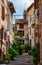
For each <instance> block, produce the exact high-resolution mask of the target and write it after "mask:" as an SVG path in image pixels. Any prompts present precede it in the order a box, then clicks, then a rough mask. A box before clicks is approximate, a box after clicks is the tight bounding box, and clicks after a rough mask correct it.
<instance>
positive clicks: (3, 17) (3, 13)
mask: <svg viewBox="0 0 42 65" xmlns="http://www.w3.org/2000/svg"><path fill="white" fill-rule="evenodd" d="M2 2H3V3H4V0H2ZM4 19H5V8H4V6H3V5H2V20H4Z"/></svg>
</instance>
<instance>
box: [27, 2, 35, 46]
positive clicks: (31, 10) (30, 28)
mask: <svg viewBox="0 0 42 65" xmlns="http://www.w3.org/2000/svg"><path fill="white" fill-rule="evenodd" d="M33 19H34V3H32V4H31V5H30V6H29V8H27V11H26V20H27V21H28V35H29V43H30V44H31V46H32V47H33V46H34V20H33Z"/></svg>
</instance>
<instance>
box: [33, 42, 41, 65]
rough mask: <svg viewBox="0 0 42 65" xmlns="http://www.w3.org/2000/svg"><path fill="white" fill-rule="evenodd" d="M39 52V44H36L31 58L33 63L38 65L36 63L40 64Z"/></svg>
mask: <svg viewBox="0 0 42 65" xmlns="http://www.w3.org/2000/svg"><path fill="white" fill-rule="evenodd" d="M39 55H40V52H39V44H38V43H37V44H36V45H35V47H34V48H33V49H32V56H33V62H34V64H35V65H36V64H37V65H38V63H39V62H40V56H39Z"/></svg>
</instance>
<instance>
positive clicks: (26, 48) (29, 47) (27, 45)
mask: <svg viewBox="0 0 42 65" xmlns="http://www.w3.org/2000/svg"><path fill="white" fill-rule="evenodd" d="M30 49H31V46H30V44H29V43H26V44H25V52H29V51H30Z"/></svg>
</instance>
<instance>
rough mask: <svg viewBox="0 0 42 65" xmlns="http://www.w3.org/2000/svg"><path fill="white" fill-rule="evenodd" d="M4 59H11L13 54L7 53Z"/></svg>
mask: <svg viewBox="0 0 42 65" xmlns="http://www.w3.org/2000/svg"><path fill="white" fill-rule="evenodd" d="M3 60H11V56H10V55H9V54H7V55H5V56H4V58H3Z"/></svg>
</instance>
